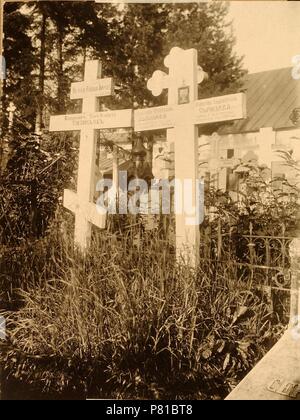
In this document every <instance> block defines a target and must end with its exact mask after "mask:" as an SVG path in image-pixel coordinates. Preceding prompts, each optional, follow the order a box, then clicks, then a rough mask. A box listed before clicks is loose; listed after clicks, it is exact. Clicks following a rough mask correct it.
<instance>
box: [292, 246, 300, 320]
mask: <svg viewBox="0 0 300 420" xmlns="http://www.w3.org/2000/svg"><path fill="white" fill-rule="evenodd" d="M290 261H291V304H290V326H292V327H295V326H297V325H299V324H300V238H295V239H293V240H292V241H291V244H290Z"/></svg>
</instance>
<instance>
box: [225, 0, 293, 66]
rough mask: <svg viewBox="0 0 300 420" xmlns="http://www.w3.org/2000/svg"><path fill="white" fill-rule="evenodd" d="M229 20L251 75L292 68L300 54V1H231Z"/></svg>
mask: <svg viewBox="0 0 300 420" xmlns="http://www.w3.org/2000/svg"><path fill="white" fill-rule="evenodd" d="M229 17H230V19H233V28H234V33H235V36H236V39H237V44H236V47H235V49H236V52H237V53H238V54H239V55H245V58H244V65H245V67H246V68H247V69H248V70H249V72H250V73H255V72H258V71H264V70H270V69H274V68H281V67H289V66H292V63H291V60H292V57H293V56H295V55H300V2H297V1H291V2H286V1H283V2H282V1H261V2H260V1H241V2H239V1H232V2H230V12H229Z"/></svg>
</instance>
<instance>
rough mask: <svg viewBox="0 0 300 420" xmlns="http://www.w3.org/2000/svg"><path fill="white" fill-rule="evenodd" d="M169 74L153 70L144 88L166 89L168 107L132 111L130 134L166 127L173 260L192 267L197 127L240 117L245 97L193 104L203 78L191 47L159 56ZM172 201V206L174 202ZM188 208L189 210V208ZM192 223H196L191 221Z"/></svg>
mask: <svg viewBox="0 0 300 420" xmlns="http://www.w3.org/2000/svg"><path fill="white" fill-rule="evenodd" d="M164 63H165V66H166V67H167V68H168V69H169V74H165V73H164V72H162V71H155V72H154V73H153V76H152V78H151V79H150V80H149V81H148V89H149V90H151V91H152V94H153V95H154V96H158V95H160V94H161V92H162V91H163V89H168V105H167V106H162V107H153V108H148V109H141V110H137V111H135V121H134V123H135V131H148V130H156V129H163V128H166V129H167V142H168V143H169V144H171V143H174V146H175V179H176V180H178V181H180V182H179V183H178V184H177V185H180V188H181V191H179V193H178V192H177V193H176V189H177V185H176V184H175V208H176V209H177V212H176V213H177V214H176V250H177V254H178V257H180V258H181V257H184V259H185V260H186V262H187V263H189V264H190V265H192V266H194V265H196V263H197V256H198V249H199V248H198V247H199V224H200V223H201V222H202V220H200V219H201V216H202V215H201V214H197V212H199V209H200V210H201V207H203V206H201V204H200V203H199V200H201V199H202V197H201V196H200V195H201V191H199V186H200V185H199V180H198V128H197V125H198V124H205V123H210V122H221V121H229V120H235V119H241V118H245V116H246V109H245V95H244V94H243V93H238V94H234V95H225V96H221V97H215V98H209V99H202V100H198V84H199V83H201V82H202V81H203V80H204V79H205V76H206V73H205V72H203V70H202V69H201V67H200V66H198V57H197V51H196V50H195V49H189V50H182V49H181V48H178V47H174V48H173V49H172V50H171V51H170V54H169V55H168V56H167V57H166V58H165V62H164ZM185 181H191V182H190V183H189V186H191V188H192V191H187V193H188V195H189V194H190V193H191V192H192V197H193V203H192V205H191V206H194V209H195V212H194V214H193V215H192V214H186V212H185V209H182V203H183V202H184V200H185V191H184V189H185V185H186V184H185ZM176 200H177V201H178V205H177V204H176ZM191 206H190V207H191ZM197 219H198V220H197Z"/></svg>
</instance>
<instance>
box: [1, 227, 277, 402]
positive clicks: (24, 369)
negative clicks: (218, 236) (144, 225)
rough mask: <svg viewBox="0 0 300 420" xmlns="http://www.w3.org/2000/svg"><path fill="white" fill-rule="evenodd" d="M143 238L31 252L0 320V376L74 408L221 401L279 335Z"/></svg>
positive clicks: (221, 287) (253, 307)
mask: <svg viewBox="0 0 300 420" xmlns="http://www.w3.org/2000/svg"><path fill="white" fill-rule="evenodd" d="M147 235H148V234H147V233H144V234H143V236H139V237H137V236H136V235H134V236H133V235H122V236H118V235H117V234H110V233H102V234H101V235H100V236H99V235H95V237H94V239H93V243H92V246H91V248H90V250H89V252H88V253H87V254H86V255H82V254H81V253H79V252H78V251H77V250H76V249H73V247H72V245H71V243H70V241H69V240H68V239H62V237H61V236H60V235H58V234H57V235H54V234H52V237H51V240H44V241H43V245H42V250H43V251H42V252H41V249H40V247H39V246H36V247H35V248H33V249H32V252H31V254H30V255H29V254H28V255H27V260H26V262H25V265H24V266H23V271H24V273H27V275H29V273H31V276H33V277H34V279H33V280H32V281H31V282H29V283H28V284H27V287H26V288H24V287H23V288H22V290H19V292H18V293H19V299H20V301H21V302H22V305H21V307H20V309H19V310H18V311H15V312H11V311H7V312H5V314H4V316H5V317H6V318H7V324H8V330H9V335H8V340H7V342H6V343H5V346H2V349H1V350H2V351H1V355H0V361H1V362H2V363H3V364H4V366H5V370H6V372H7V374H8V375H10V376H12V377H14V378H17V379H18V380H20V381H24V382H25V383H27V384H34V385H35V386H36V385H37V384H38V385H39V387H40V389H42V391H44V392H50V391H51V392H53V391H55V392H58V393H62V392H70V391H76V392H77V393H78V392H79V393H80V394H81V395H82V396H83V397H86V396H89V397H102V398H103V397H116V398H157V399H159V398H167V399H168V398H179V399H181V398H199V399H207V398H208V399H217V398H223V397H225V396H226V395H227V393H228V392H229V391H230V390H231V388H232V386H233V385H235V384H236V383H237V382H238V381H239V380H240V379H241V378H242V377H243V376H244V375H245V374H246V373H247V372H248V371H249V370H250V369H251V367H252V366H253V365H254V364H255V363H256V362H257V361H258V360H259V359H260V358H261V357H262V356H263V354H264V352H266V351H267V350H268V349H269V347H270V346H271V345H272V344H273V343H274V341H275V340H276V339H277V338H278V337H279V336H280V334H281V333H282V331H283V326H282V325H280V324H279V323H276V322H275V321H274V319H273V318H272V316H271V314H270V313H269V312H268V305H267V304H266V303H265V302H264V301H262V300H261V298H260V297H259V296H257V295H256V294H255V293H254V292H253V290H252V288H251V282H249V283H247V281H241V280H239V279H236V278H235V275H234V270H232V272H231V270H230V267H226V268H224V269H222V268H219V270H218V275H216V274H215V273H216V270H215V268H214V267H210V266H209V265H207V266H205V267H204V266H202V267H199V270H198V271H197V272H194V271H192V270H191V269H190V268H189V267H187V266H183V265H180V266H179V265H178V264H176V262H175V258H174V255H173V253H172V249H171V248H170V247H169V245H168V244H167V243H165V242H163V241H161V240H160V239H159V237H157V238H156V237H155V235H154V236H153V235H152V236H151V238H150V237H149V236H147ZM24 276H25V274H24Z"/></svg>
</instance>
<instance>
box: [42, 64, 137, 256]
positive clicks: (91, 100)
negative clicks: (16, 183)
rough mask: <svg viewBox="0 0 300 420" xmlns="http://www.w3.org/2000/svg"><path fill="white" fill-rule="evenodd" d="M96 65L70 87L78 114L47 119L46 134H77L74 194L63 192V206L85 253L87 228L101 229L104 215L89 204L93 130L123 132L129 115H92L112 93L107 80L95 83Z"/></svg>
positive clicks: (91, 184) (91, 177)
mask: <svg viewBox="0 0 300 420" xmlns="http://www.w3.org/2000/svg"><path fill="white" fill-rule="evenodd" d="M99 66H100V62H99V61H96V60H94V61H87V62H86V65H85V79H84V81H83V82H79V83H73V84H72V88H71V91H72V93H71V98H72V99H81V98H82V99H83V106H82V114H73V115H58V116H53V117H51V120H50V128H49V130H50V131H73V130H74V131H77V130H79V131H80V148H79V165H78V181H77V193H75V192H73V191H70V190H65V193H64V206H65V207H66V208H67V209H68V210H70V211H72V212H73V213H75V243H76V244H77V245H78V246H79V247H80V248H81V249H82V250H85V249H86V248H87V247H88V245H89V241H90V238H91V226H92V224H94V225H95V226H97V227H99V228H102V229H103V228H105V224H106V215H105V214H99V213H98V211H97V207H96V204H94V203H93V201H92V200H93V191H92V186H93V185H94V174H95V160H96V143H97V141H96V136H95V130H97V129H104V128H127V127H131V126H132V111H131V110H120V111H105V112H96V110H97V102H96V100H97V98H98V97H100V96H107V95H108V94H111V93H112V80H111V79H98V76H99V73H100V71H99Z"/></svg>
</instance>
